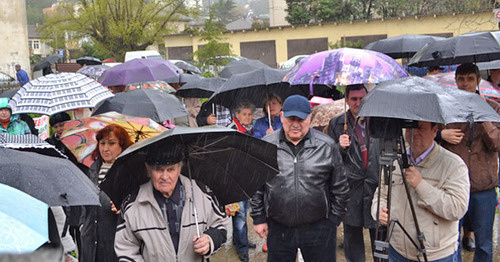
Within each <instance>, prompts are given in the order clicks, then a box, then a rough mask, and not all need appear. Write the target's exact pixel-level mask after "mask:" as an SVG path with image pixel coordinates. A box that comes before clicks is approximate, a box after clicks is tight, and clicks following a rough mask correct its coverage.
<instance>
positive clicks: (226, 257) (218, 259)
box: [210, 214, 500, 262]
mask: <svg viewBox="0 0 500 262" xmlns="http://www.w3.org/2000/svg"><path fill="white" fill-rule="evenodd" d="M229 224H230V225H231V223H229ZM248 225H249V227H248V237H249V239H250V240H251V241H252V242H254V243H255V244H257V248H256V249H250V251H249V256H250V261H254V262H264V261H266V258H267V255H266V253H264V252H262V249H261V248H262V245H263V244H264V242H265V240H264V239H261V238H260V237H259V236H258V235H257V234H256V233H255V232H254V231H253V225H252V219H251V218H248ZM499 231H500V215H499V214H497V215H496V216H495V225H494V227H493V261H500V234H499V233H500V232H499ZM364 236H365V238H364V239H365V246H366V247H368V246H369V245H370V243H369V242H370V240H369V237H368V231H366V230H365V234H364ZM343 237H344V236H343V233H342V226H340V227H339V228H338V232H337V243H340V242H341V241H342V239H343ZM232 241H233V238H232V229H230V230H229V234H228V241H227V243H226V245H225V246H223V247H222V248H221V249H220V250H219V252H217V254H215V255H214V256H212V257H211V258H210V261H213V262H237V261H239V259H238V254H237V253H236V250H235V248H234V246H233V244H232V243H233V242H232ZM473 256H474V253H473V252H467V251H463V261H464V262H469V261H472V258H473ZM366 257H367V261H372V259H371V254H369V252H368V253H367V254H366ZM337 261H339V262H345V261H346V260H345V257H344V249H343V248H337Z"/></svg>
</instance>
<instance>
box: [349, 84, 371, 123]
mask: <svg viewBox="0 0 500 262" xmlns="http://www.w3.org/2000/svg"><path fill="white" fill-rule="evenodd" d="M365 96H366V91H365V89H364V88H362V89H360V90H351V91H350V92H349V97H347V100H346V103H347V105H349V109H350V110H351V112H352V114H353V115H354V117H357V116H358V112H359V104H360V103H361V99H363V97H365Z"/></svg>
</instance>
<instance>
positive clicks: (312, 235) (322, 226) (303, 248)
mask: <svg viewBox="0 0 500 262" xmlns="http://www.w3.org/2000/svg"><path fill="white" fill-rule="evenodd" d="M267 224H268V226H269V234H268V236H267V246H268V248H269V252H268V254H267V261H269V262H275V261H283V262H290V261H295V259H296V257H297V249H298V248H300V252H301V253H302V257H303V258H304V260H305V261H314V262H321V261H336V251H337V250H336V249H337V246H336V242H337V226H336V225H335V223H333V222H331V221H330V220H328V219H322V220H320V221H318V222H316V223H312V224H306V225H301V226H298V227H286V226H284V225H282V224H280V223H278V222H276V221H274V220H272V219H268V221H267Z"/></svg>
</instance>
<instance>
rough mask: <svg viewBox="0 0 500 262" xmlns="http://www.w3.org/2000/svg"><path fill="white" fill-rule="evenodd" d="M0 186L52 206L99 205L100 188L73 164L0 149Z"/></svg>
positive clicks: (58, 159)
mask: <svg viewBox="0 0 500 262" xmlns="http://www.w3.org/2000/svg"><path fill="white" fill-rule="evenodd" d="M0 183H3V184H6V185H9V186H11V187H14V188H17V189H19V190H21V191H23V192H25V193H27V194H29V195H31V196H33V197H35V198H37V199H40V200H41V201H43V202H45V203H47V204H48V205H50V206H85V205H100V203H99V197H98V195H97V192H98V191H97V188H96V187H95V186H94V184H93V183H92V181H90V179H88V177H87V176H86V175H85V174H84V173H83V172H82V171H81V170H80V169H78V167H76V166H75V165H74V164H73V163H71V161H69V160H67V159H61V158H59V157H51V156H45V155H41V154H37V153H33V152H23V151H17V150H12V149H8V148H1V147H0Z"/></svg>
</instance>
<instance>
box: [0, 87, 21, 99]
mask: <svg viewBox="0 0 500 262" xmlns="http://www.w3.org/2000/svg"><path fill="white" fill-rule="evenodd" d="M19 89H20V87H18V88H14V89H9V90H7V91H4V92H3V93H1V94H0V97H8V98H12V97H13V96H14V95H15V94H16V93H17V91H19Z"/></svg>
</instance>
